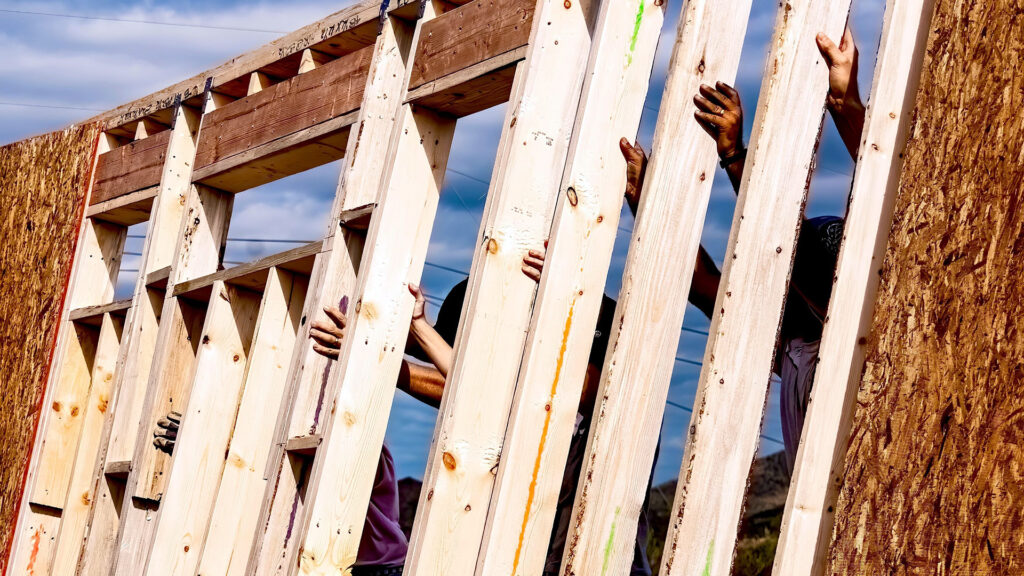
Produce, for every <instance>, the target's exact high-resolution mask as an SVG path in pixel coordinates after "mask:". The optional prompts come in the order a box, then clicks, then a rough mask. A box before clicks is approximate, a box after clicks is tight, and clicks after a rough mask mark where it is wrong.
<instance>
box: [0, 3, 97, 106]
mask: <svg viewBox="0 0 1024 576" xmlns="http://www.w3.org/2000/svg"><path fill="white" fill-rule="evenodd" d="M0 12H2V10H0ZM0 106H21V107H24V108H50V109H53V110H83V111H85V112H103V110H102V109H100V108H83V107H81V106H57V105H55V104H29V103H28V102H0Z"/></svg>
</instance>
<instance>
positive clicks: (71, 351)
mask: <svg viewBox="0 0 1024 576" xmlns="http://www.w3.org/2000/svg"><path fill="white" fill-rule="evenodd" d="M72 330H73V334H71V335H70V337H69V338H68V341H67V345H68V348H67V351H66V352H65V353H64V354H63V362H62V363H61V364H60V365H59V366H58V367H57V369H58V370H59V371H60V376H59V378H58V379H57V380H56V381H55V382H54V384H55V386H56V389H55V390H54V391H53V392H52V394H51V395H50V396H49V399H48V402H49V404H48V405H45V406H43V409H44V410H46V411H47V412H48V414H49V418H48V419H47V423H46V432H45V433H44V435H43V438H42V444H41V445H40V447H39V456H38V460H37V462H38V464H37V467H36V473H35V483H34V485H33V487H32V497H31V498H30V499H29V501H30V502H32V503H33V504H41V505H44V506H49V507H50V508H56V509H58V510H59V509H61V508H63V507H64V500H65V498H67V489H68V478H69V477H70V476H71V467H72V466H73V465H74V459H75V450H76V449H77V448H78V439H79V433H80V431H81V429H82V423H83V421H84V419H85V413H86V399H87V397H88V394H89V385H90V382H91V377H92V364H93V357H94V355H95V353H96V339H97V337H98V334H97V330H96V329H95V328H93V327H92V326H86V325H82V324H76V325H75V326H74V328H72Z"/></svg>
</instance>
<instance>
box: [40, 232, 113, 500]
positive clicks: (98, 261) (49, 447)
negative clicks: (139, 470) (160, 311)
mask: <svg viewBox="0 0 1024 576" xmlns="http://www.w3.org/2000/svg"><path fill="white" fill-rule="evenodd" d="M125 234H126V229H125V228H124V227H122V226H116V225H113V224H109V223H107V222H102V221H88V222H86V223H85V225H84V226H83V232H82V238H81V242H82V247H81V249H80V250H79V252H78V257H77V264H76V270H75V274H74V278H73V283H72V284H71V286H70V287H69V296H68V303H69V304H68V306H69V309H71V310H75V309H79V308H84V307H86V306H94V305H99V304H106V303H108V302H110V300H111V299H112V298H113V296H114V285H115V283H116V282H117V273H118V270H119V269H120V265H121V252H122V251H123V250H124V240H125ZM74 331H75V335H77V336H73V335H70V334H69V336H70V337H69V338H67V339H66V340H65V345H66V346H69V347H70V348H68V351H67V352H66V353H60V354H59V355H58V356H57V358H58V359H59V360H58V364H57V369H56V371H55V372H54V378H53V379H51V386H52V390H51V391H50V393H49V394H48V395H47V400H46V405H45V407H44V408H45V410H46V414H47V417H46V418H45V419H43V421H42V422H41V423H40V426H41V427H42V430H43V433H42V436H41V440H40V442H39V444H38V448H37V450H38V452H37V454H36V456H35V457H34V459H33V462H34V463H33V473H32V480H31V483H30V484H28V485H27V486H28V487H29V488H27V489H28V491H29V493H30V494H31V497H30V501H31V502H33V503H34V504H42V505H45V506H49V507H51V508H57V509H60V508H61V507H62V506H64V500H65V499H66V497H67V484H68V480H69V478H70V476H71V467H72V466H73V463H74V454H75V450H76V448H77V446H78V435H79V431H80V429H81V426H82V421H83V417H84V414H83V411H84V408H85V403H86V397H87V395H88V393H89V385H90V375H91V366H92V360H93V354H94V353H95V345H96V343H95V340H96V337H97V335H96V334H94V333H93V331H92V330H87V329H85V328H81V327H78V328H75V329H74Z"/></svg>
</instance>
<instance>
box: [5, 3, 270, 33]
mask: <svg viewBox="0 0 1024 576" xmlns="http://www.w3.org/2000/svg"><path fill="white" fill-rule="evenodd" d="M0 12H4V13H7V14H21V15H23V16H47V17H50V18H73V19H76V20H102V21H104V22H122V23H126V24H150V25H155V26H174V27H177V28H203V29H206V30H230V31H232V32H255V33H258V34H286V32H282V31H280V30H263V29H260V28H238V27H234V26H212V25H209V24H186V23H184V22H161V21H159V20H141V19H135V18H112V17H110V16H90V15H86V14H62V13H59V12H37V11H32V10H11V9H9V8H0Z"/></svg>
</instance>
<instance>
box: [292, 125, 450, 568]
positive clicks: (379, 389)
mask: <svg viewBox="0 0 1024 576" xmlns="http://www.w3.org/2000/svg"><path fill="white" fill-rule="evenodd" d="M402 121H403V123H404V124H403V128H402V134H401V137H400V138H399V139H398V140H397V141H396V143H395V148H394V149H393V150H392V153H391V154H389V158H390V166H391V172H390V174H389V178H388V180H387V182H388V184H387V187H386V189H385V191H384V192H383V193H382V194H381V198H380V201H379V203H378V208H377V212H376V213H375V214H374V219H373V222H372V223H371V225H370V230H369V231H368V233H367V246H368V250H369V251H368V252H367V253H366V254H365V255H364V264H363V265H362V269H361V271H360V274H359V283H358V285H357V287H356V291H355V299H356V302H357V304H356V305H355V307H354V310H353V312H354V314H351V315H350V321H349V326H348V328H347V329H346V330H347V331H348V333H349V334H350V335H351V336H350V337H349V338H346V339H345V340H344V342H343V343H342V350H341V355H340V356H339V362H338V364H339V366H341V367H343V369H342V370H338V371H337V372H336V373H334V374H332V376H331V378H332V379H335V380H337V381H339V382H340V385H336V388H337V390H338V396H337V398H336V400H334V401H333V402H331V409H330V411H329V412H328V413H326V414H325V419H326V421H325V424H324V428H323V430H324V432H323V439H322V441H321V447H320V449H319V450H318V451H317V456H316V458H315V459H314V461H313V468H312V471H311V472H310V476H309V483H308V486H307V492H306V505H305V507H304V508H303V516H302V518H301V521H300V523H299V524H298V526H296V528H297V530H298V534H299V539H300V541H301V542H302V544H301V546H300V548H299V550H300V552H299V554H300V557H299V559H298V562H297V565H296V564H292V566H291V567H290V573H291V574H334V573H339V572H341V573H344V572H345V571H347V570H349V569H350V568H351V566H352V565H353V564H354V563H355V560H356V552H357V550H358V547H359V541H360V535H361V533H362V528H363V522H364V519H365V517H366V510H367V507H368V505H369V502H370V492H371V490H372V488H373V480H374V477H375V472H376V469H377V463H378V461H379V459H380V451H381V447H382V445H383V442H384V431H385V429H386V427H387V419H388V414H389V413H390V410H391V401H392V399H393V398H394V392H395V383H396V382H397V380H398V371H399V369H400V367H401V363H402V357H403V354H404V350H405V343H406V338H407V337H408V335H409V330H408V326H409V323H410V322H411V320H412V307H413V298H412V297H411V295H410V294H409V290H408V285H409V284H410V283H413V282H416V281H417V279H418V278H419V277H420V275H421V274H422V271H423V262H424V260H425V259H426V255H427V246H428V244H429V243H430V232H431V229H432V227H433V221H434V213H435V211H436V209H437V202H438V198H439V194H440V189H441V185H442V183H443V180H444V172H445V167H446V166H447V160H448V153H449V150H450V147H451V141H452V136H453V135H454V132H455V121H454V120H453V119H451V118H447V117H442V116H438V115H436V114H435V113H434V112H432V111H429V110H421V111H416V110H413V109H412V107H411V106H409V105H405V106H404V107H403V113H402ZM394 230H405V231H407V233H405V234H394V233H392V232H391V231H394ZM374 255H380V256H378V257H377V258H374ZM335 416H337V417H335Z"/></svg>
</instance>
